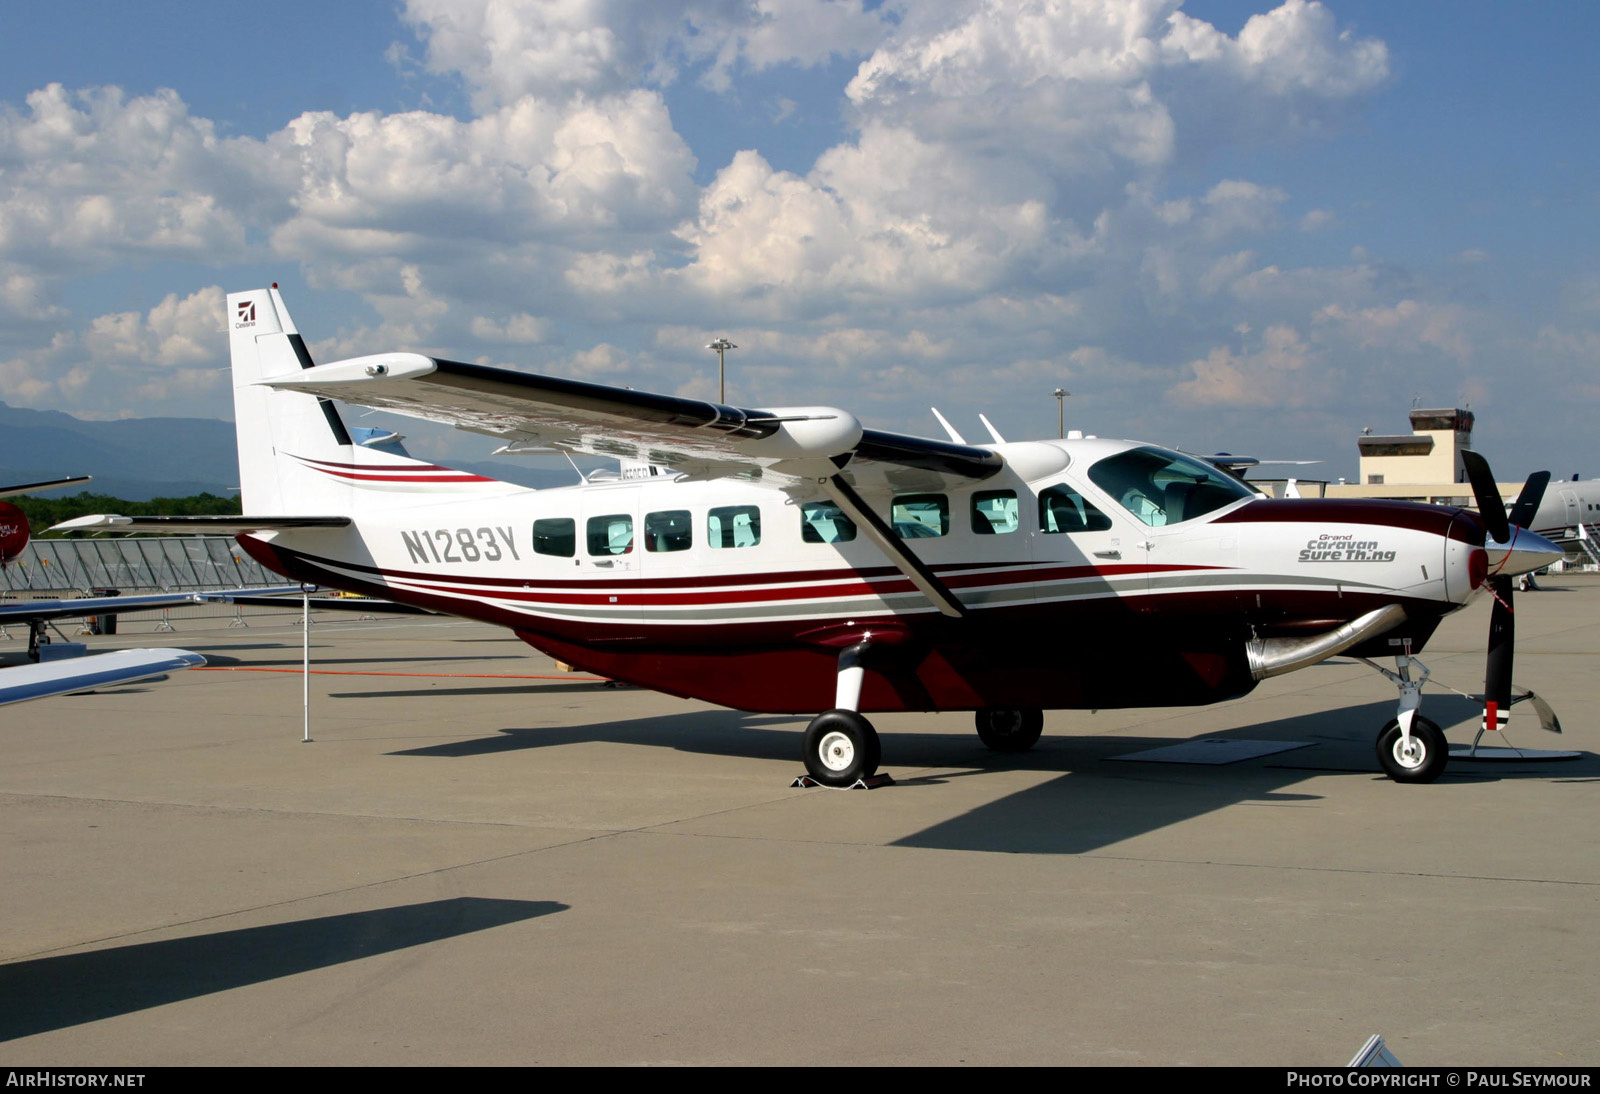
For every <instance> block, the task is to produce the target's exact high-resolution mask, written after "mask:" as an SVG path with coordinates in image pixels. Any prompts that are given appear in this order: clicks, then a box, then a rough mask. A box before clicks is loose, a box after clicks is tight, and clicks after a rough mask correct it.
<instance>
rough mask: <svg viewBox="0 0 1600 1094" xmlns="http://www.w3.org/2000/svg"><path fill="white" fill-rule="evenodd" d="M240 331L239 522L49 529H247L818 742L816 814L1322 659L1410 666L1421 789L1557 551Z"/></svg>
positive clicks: (1402, 755) (1501, 528) (350, 584)
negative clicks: (364, 421) (1453, 679)
mask: <svg viewBox="0 0 1600 1094" xmlns="http://www.w3.org/2000/svg"><path fill="white" fill-rule="evenodd" d="M228 317H229V327H230V345H231V351H232V359H233V377H234V409H235V414H236V422H237V429H238V442H239V466H240V473H241V475H242V477H243V490H244V507H245V512H246V516H244V517H217V518H204V519H196V518H176V517H174V518H151V519H137V520H135V519H130V518H127V517H117V516H99V517H86V518H83V519H82V520H77V521H70V522H68V523H66V524H63V525H60V526H59V527H60V528H62V529H88V528H117V527H121V528H126V529H130V530H135V529H146V530H147V529H154V528H166V529H169V530H173V531H189V530H213V531H214V530H227V531H232V532H235V533H237V534H238V535H239V542H240V543H241V544H242V545H243V546H244V548H245V550H247V551H249V552H250V553H251V554H252V555H253V556H254V557H255V558H257V559H259V560H260V561H261V562H262V563H263V564H264V565H266V566H267V567H269V568H271V569H273V570H275V571H277V572H278V573H281V574H284V575H286V576H289V577H292V578H296V579H298V580H301V581H306V582H316V583H318V584H324V585H330V586H333V587H335V588H342V589H347V590H351V591H355V592H362V593H369V594H372V595H376V596H382V597H386V598H389V599H392V600H395V601H398V602H402V603H412V604H417V605H419V606H422V607H428V608H433V609H436V610H439V611H444V612H449V613H452V614H456V615H462V616H467V617H470V618H475V619H481V620H486V621H488V622H492V623H497V624H500V625H503V626H506V627H509V628H511V629H512V630H514V631H515V632H516V633H517V634H518V635H519V636H520V637H521V638H522V639H523V640H525V641H526V642H528V643H529V644H530V645H532V646H534V647H536V648H538V649H540V650H543V651H544V652H546V653H548V654H550V655H551V656H553V657H556V658H558V659H560V660H562V661H566V662H569V663H571V664H573V665H576V666H579V667H581V668H583V669H586V670H589V671H592V672H595V673H598V674H601V675H604V676H608V677H612V678H616V679H620V680H626V681H631V682H633V683H636V684H639V685H642V686H645V687H650V688H655V689H657V690H660V691H664V692H668V693H670V694H674V695H680V696H690V697H694V698H698V699H704V700H708V701H710V702H714V703H720V704H723V705H726V706H731V707H737V708H741V709H744V710H751V711H766V712H785V713H791V712H805V713H812V712H817V711H821V712H822V713H820V714H817V716H816V717H815V718H814V719H813V720H812V721H811V723H810V725H809V726H808V728H807V730H806V733H805V740H804V746H803V755H804V760H805V764H806V767H807V769H808V771H809V772H810V773H811V776H812V777H813V778H814V779H816V780H817V781H818V782H821V783H823V784H827V785H833V786H844V785H851V784H854V783H856V782H857V781H858V780H860V779H862V778H864V777H866V776H870V775H871V774H872V773H873V772H874V771H875V770H876V768H877V766H878V763H879V760H880V757H881V747H880V744H879V740H878V736H877V734H876V732H875V731H874V730H873V728H872V726H871V724H870V723H869V722H868V721H867V719H866V718H865V717H864V715H865V714H868V713H871V712H876V711H934V710H971V711H975V712H976V721H977V729H978V733H979V735H980V736H981V737H982V739H983V740H984V741H985V742H986V743H987V744H989V745H990V746H991V747H993V748H996V749H999V750H1002V751H1020V750H1023V749H1027V748H1030V747H1032V745H1033V744H1034V742H1035V741H1037V739H1038V737H1039V734H1040V729H1041V726H1042V724H1043V711H1044V710H1068V709H1089V708H1109V707H1130V706H1139V707H1150V706H1163V705H1189V704H1201V703H1213V702H1217V701H1219V700H1223V699H1229V698H1232V697H1235V696H1239V695H1243V694H1245V693H1246V692H1248V691H1250V689H1251V688H1253V687H1254V686H1255V684H1256V683H1257V682H1258V681H1260V680H1262V679H1265V678H1267V677H1270V676H1274V675H1277V674H1279V673H1284V672H1289V671H1292V670H1294V669H1298V668H1302V667H1305V666H1307V665H1311V664H1314V663H1316V662H1318V661H1321V660H1323V659H1324V658H1327V657H1330V656H1333V655H1334V654H1338V653H1348V654H1351V655H1354V656H1358V657H1363V658H1373V657H1378V656H1390V655H1393V656H1395V657H1396V661H1397V670H1398V671H1396V672H1394V673H1387V670H1382V669H1380V670H1379V671H1384V672H1386V673H1387V674H1388V675H1390V676H1391V677H1392V678H1393V679H1394V680H1395V682H1396V683H1397V684H1398V685H1399V687H1400V695H1401V698H1400V704H1399V710H1398V713H1397V716H1396V718H1395V719H1394V720H1392V721H1390V722H1389V724H1388V725H1386V726H1384V727H1383V729H1382V730H1381V731H1380V732H1379V735H1378V744H1377V753H1378V759H1379V761H1380V763H1381V765H1382V767H1383V769H1384V770H1385V771H1386V772H1387V773H1388V774H1389V775H1390V776H1391V777H1393V778H1395V779H1397V780H1400V781H1410V782H1423V781H1428V780H1431V779H1433V778H1435V777H1437V776H1438V774H1439V773H1440V771H1441V770H1443V768H1444V765H1445V762H1446V759H1447V756H1448V748H1447V746H1446V743H1445V741H1444V738H1443V735H1442V733H1441V732H1440V731H1439V729H1438V727H1436V726H1435V725H1433V723H1431V722H1429V721H1428V720H1427V719H1425V718H1422V717H1421V716H1419V715H1418V713H1417V711H1418V709H1419V705H1420V702H1421V696H1420V687H1421V679H1420V678H1414V677H1413V675H1412V668H1413V665H1414V664H1415V661H1414V658H1415V655H1416V654H1418V653H1420V652H1421V651H1422V650H1423V649H1424V647H1425V646H1426V644H1427V641H1428V639H1429V637H1430V636H1431V635H1432V634H1433V631H1434V629H1435V628H1436V627H1437V626H1438V624H1439V620H1440V619H1441V618H1442V617H1443V616H1445V615H1447V614H1448V613H1450V612H1453V611H1455V610H1457V609H1459V608H1460V607H1461V606H1463V605H1464V604H1466V603H1467V602H1468V601H1469V600H1471V599H1472V598H1473V597H1475V596H1477V595H1478V594H1479V591H1480V589H1482V588H1483V587H1484V586H1485V585H1486V583H1487V584H1491V585H1493V586H1494V587H1495V588H1496V591H1497V599H1498V603H1499V604H1500V605H1502V606H1503V607H1504V609H1505V610H1504V617H1503V618H1502V614H1501V609H1500V608H1498V607H1497V609H1496V626H1497V627H1498V628H1499V629H1498V630H1496V632H1495V633H1496V635H1498V636H1499V637H1497V638H1495V639H1494V640H1493V641H1494V642H1495V643H1496V644H1495V645H1493V647H1492V649H1493V652H1492V655H1491V658H1490V673H1489V679H1488V681H1487V687H1486V691H1487V692H1488V699H1487V706H1486V726H1487V727H1488V728H1490V729H1495V728H1498V727H1499V726H1500V725H1501V724H1502V723H1503V721H1504V712H1505V710H1506V709H1507V708H1508V707H1509V706H1510V705H1511V703H1512V702H1513V701H1514V697H1513V696H1512V690H1511V689H1512V685H1511V675H1510V661H1509V650H1510V645H1509V640H1508V637H1507V635H1508V628H1509V608H1510V602H1511V595H1512V594H1511V590H1510V585H1509V578H1510V576H1511V575H1514V574H1517V573H1521V572H1524V571H1526V570H1529V569H1534V568H1537V567H1539V566H1543V565H1546V564H1548V562H1549V561H1550V560H1551V559H1552V558H1554V557H1556V556H1557V555H1558V554H1559V551H1558V550H1557V549H1556V548H1555V547H1554V546H1553V545H1552V544H1550V543H1549V542H1548V541H1546V540H1544V539H1543V538H1541V537H1538V536H1535V535H1533V534H1532V533H1530V532H1527V531H1525V530H1523V529H1522V528H1520V527H1513V526H1512V524H1511V523H1510V522H1508V520H1507V517H1506V514H1505V509H1504V506H1503V505H1502V504H1501V502H1500V499H1499V497H1498V495H1493V508H1489V507H1487V506H1486V511H1485V515H1484V516H1483V517H1482V518H1480V517H1479V516H1478V515H1476V514H1473V513H1469V512H1466V511H1464V510H1460V509H1444V508H1439V507H1435V506H1429V505H1412V504H1405V503H1399V502H1389V503H1383V502H1358V501H1324V500H1310V499H1307V500H1296V501H1267V500H1263V499H1262V498H1260V496H1259V495H1257V494H1256V493H1255V492H1254V491H1252V490H1251V489H1250V488H1248V487H1246V486H1245V485H1243V484H1242V483H1240V482H1239V481H1237V480H1236V479H1234V478H1233V477H1231V476H1229V475H1227V474H1225V473H1222V472H1220V471H1218V470H1217V469H1216V468H1215V467H1213V466H1212V465H1211V464H1209V463H1207V462H1205V461H1204V460H1201V459H1197V458H1193V457H1189V456H1185V455H1182V454H1180V453H1178V452H1174V451H1172V450H1170V449H1167V448H1163V447H1160V446H1157V445H1151V444H1143V443H1140V442H1137V441H1122V440H1106V439H1098V438H1083V439H1066V440H1050V441H1026V442H1018V443H1003V442H998V441H997V442H996V443H993V444H983V445H971V444H965V443H959V442H957V441H954V440H952V441H938V440H929V439H925V438H921V437H912V436H905V435H900V434H895V433H887V432H883V431H880V430H876V429H868V428H865V427H864V426H863V425H862V424H861V423H860V422H859V421H858V420H857V419H856V418H855V417H854V416H853V415H852V414H850V413H849V412H848V411H845V410H841V409H838V408H834V407H826V406H798V407H771V408H766V409H743V408H739V407H733V406H723V405H720V404H708V403H703V402H698V401H696V400H691V399H681V398H675V397H671V396H665V395H654V394H649V393H646V392H640V391H633V390H627V389H620V388H613V387H605V386H601V385H596V384H587V383H579V382H576V381H572V380H564V379H558V378H554V377H549V376H538V375H532V374H528V373H522V372H516V371H511V370H505V369H496V368H488V367H484V366H482V365H472V364H463V363H460V362H455V361H448V360H442V359H438V358H432V357H426V356H423V355H421V354H416V353H383V354H377V355H375V356H369V357H360V358H355V359H353V360H346V361H336V362H333V363H331V364H324V365H314V364H313V362H312V360H311V357H310V354H309V353H308V352H307V350H306V345H305V342H304V341H303V340H302V338H301V337H300V335H299V333H298V332H297V330H296V328H295V326H294V324H293V323H292V321H291V320H290V317H289V313H288V311H287V309H286V308H285V307H284V302H283V299H282V297H281V296H280V295H279V293H278V291H277V288H276V286H274V287H273V288H272V289H266V290H257V291H253V292H245V293H235V294H232V295H230V296H229V297H228ZM335 400H337V401H339V402H343V403H349V404H353V405H357V406H364V407H372V408H375V409H379V410H388V411H394V412H396V413H400V414H404V415H409V416H412V417H417V418H425V419H429V420H433V421H440V422H448V423H450V424H452V425H454V426H457V427H459V428H462V429H467V430H470V431H473V432H477V433H482V434H486V435H489V436H492V437H497V438H500V439H502V440H503V441H504V442H505V443H506V444H507V445H508V446H512V447H513V448H516V447H521V448H529V447H545V448H556V449H564V450H568V451H573V452H583V453H590V454H599V455H605V456H611V457H616V458H618V459H621V460H625V461H636V463H635V464H634V465H633V466H644V467H653V468H656V469H661V468H670V469H671V471H670V473H664V474H650V475H641V476H638V477H634V478H626V477H619V478H617V479H616V480H614V481H610V482H604V483H600V482H586V483H583V484H579V485H575V486H570V487H560V488H555V489H545V490H537V491H535V490H527V489H523V488H520V487H516V486H513V485H510V484H507V483H504V482H498V481H495V480H493V479H488V478H485V477H483V476H480V475H474V474H468V473H464V472H461V471H457V470H453V469H451V468H449V467H444V466H440V465H437V464H433V463H428V462H426V461H422V460H416V459H411V458H407V457H405V456H401V455H397V454H395V453H393V452H389V451H383V450H380V449H376V448H372V447H365V446H362V445H359V444H352V443H351V437H350V433H349V431H348V430H347V429H346V427H345V425H344V422H343V419H342V417H341V415H340V412H339V410H338V408H337V407H336V406H335V402H334V401H335ZM1482 471H1483V473H1487V467H1486V466H1485V467H1484V468H1483V469H1482ZM1475 481H1476V480H1475ZM1492 485H1493V484H1492V479H1491V480H1490V488H1491V489H1490V494H1491V495H1492V494H1493V491H1492ZM1539 487H1540V484H1539V483H1538V482H1536V481H1530V484H1529V487H1528V489H1527V491H1525V492H1524V496H1523V498H1522V499H1521V500H1520V501H1519V504H1518V507H1517V509H1516V514H1515V515H1516V516H1518V517H1521V516H1524V515H1525V511H1526V512H1531V511H1532V508H1534V507H1536V506H1537V494H1538V490H1539ZM1480 493H1481V491H1480ZM1483 500H1484V501H1485V502H1487V501H1488V500H1489V499H1487V498H1485V499H1483ZM1496 512H1497V513H1498V520H1496V519H1495V513H1496ZM1516 523H1517V524H1523V523H1525V521H1523V520H1520V519H1519V520H1518V521H1516ZM1486 524H1487V535H1486ZM1501 624H1504V626H1501ZM1373 667H1374V668H1377V667H1378V666H1376V665H1374V666H1373ZM1425 675H1426V670H1425V669H1424V670H1423V676H1424V677H1425ZM1524 698H1533V696H1532V695H1531V693H1526V694H1522V695H1518V696H1515V700H1520V699H1524ZM1549 720H1550V721H1552V722H1553V718H1552V719H1549Z"/></svg>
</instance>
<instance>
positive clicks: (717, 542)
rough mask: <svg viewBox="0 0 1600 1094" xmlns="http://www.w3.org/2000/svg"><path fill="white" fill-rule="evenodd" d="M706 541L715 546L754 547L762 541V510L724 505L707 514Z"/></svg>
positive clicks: (751, 506) (752, 506)
mask: <svg viewBox="0 0 1600 1094" xmlns="http://www.w3.org/2000/svg"><path fill="white" fill-rule="evenodd" d="M706 542H707V543H709V544H711V546H712V547H714V548H719V549H720V548H723V547H754V546H755V545H756V544H758V543H760V542H761V510H760V509H759V508H757V507H756V506H754V505H724V506H722V507H721V508H718V509H713V510H711V512H710V513H708V514H707V515H706Z"/></svg>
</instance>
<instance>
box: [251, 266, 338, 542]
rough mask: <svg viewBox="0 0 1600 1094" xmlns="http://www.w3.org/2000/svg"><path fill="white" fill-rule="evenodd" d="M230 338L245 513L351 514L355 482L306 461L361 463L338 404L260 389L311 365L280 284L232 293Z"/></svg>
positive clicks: (266, 514) (300, 395)
mask: <svg viewBox="0 0 1600 1094" xmlns="http://www.w3.org/2000/svg"><path fill="white" fill-rule="evenodd" d="M228 342H229V349H230V351H231V356H232V358H233V415H234V428H235V431H236V432H237V434H238V443H239V485H240V488H241V489H242V490H243V492H244V510H245V512H247V513H251V514H254V515H257V516H274V515H281V514H288V513H312V512H315V513H329V514H342V513H347V512H349V510H350V497H349V495H350V488H349V486H348V485H347V484H345V483H341V482H338V481H335V480H332V479H330V478H329V477H328V476H326V475H320V474H316V473H315V472H312V471H310V470H309V469H308V467H307V466H306V463H307V461H325V462H328V463H336V464H349V463H352V462H354V461H353V460H352V457H351V444H350V435H349V434H348V433H347V432H346V431H345V427H344V422H343V421H341V420H340V418H339V411H338V409H337V408H335V407H334V405H333V404H332V403H331V402H329V401H328V400H326V399H319V398H317V397H316V396H315V395H303V394H301V393H299V392H295V391H273V390H271V389H269V388H265V387H260V386H258V381H261V380H265V379H269V378H271V377H275V376H283V375H285V374H288V373H294V372H298V371H300V370H301V369H305V368H310V367H311V364H312V362H311V355H310V354H309V353H307V352H306V344H305V341H304V340H303V339H302V338H301V337H300V332H299V331H298V330H296V329H295V326H294V320H293V319H291V318H290V317H289V311H288V309H287V308H285V307H284V304H283V297H282V296H280V295H279V293H278V290H277V289H276V288H271V289H255V290H252V291H250V292H242V293H229V294H228Z"/></svg>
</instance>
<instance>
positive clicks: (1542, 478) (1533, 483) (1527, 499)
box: [1511, 471, 1550, 528]
mask: <svg viewBox="0 0 1600 1094" xmlns="http://www.w3.org/2000/svg"><path fill="white" fill-rule="evenodd" d="M1549 485H1550V472H1548V471H1535V472H1534V473H1533V474H1531V475H1529V476H1528V481H1527V482H1525V483H1523V484H1522V493H1520V494H1518V495H1517V503H1516V504H1515V505H1513V506H1512V507H1511V523H1512V524H1515V525H1516V526H1517V527H1518V528H1527V527H1528V526H1530V525H1531V524H1533V515H1534V514H1535V513H1537V512H1538V511H1539V503H1540V502H1541V501H1543V500H1544V488H1545V487H1546V486H1549Z"/></svg>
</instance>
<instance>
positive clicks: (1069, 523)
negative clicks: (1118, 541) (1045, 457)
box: [1039, 484, 1111, 535]
mask: <svg viewBox="0 0 1600 1094" xmlns="http://www.w3.org/2000/svg"><path fill="white" fill-rule="evenodd" d="M1110 528H1111V518H1110V517H1108V516H1106V515H1105V514H1104V513H1102V512H1101V511H1100V510H1098V509H1096V508H1095V506H1094V502H1092V501H1090V500H1089V499H1088V498H1086V497H1084V496H1083V495H1082V494H1080V493H1078V492H1077V491H1076V490H1074V489H1073V488H1072V487H1070V486H1067V485H1065V484H1061V485H1057V486H1052V487H1050V488H1048V489H1046V490H1041V491H1040V492H1039V531H1041V532H1044V533H1046V534H1050V535H1053V534H1055V533H1058V532H1105V531H1109V530H1110Z"/></svg>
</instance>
